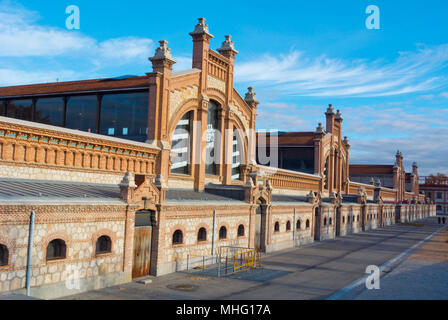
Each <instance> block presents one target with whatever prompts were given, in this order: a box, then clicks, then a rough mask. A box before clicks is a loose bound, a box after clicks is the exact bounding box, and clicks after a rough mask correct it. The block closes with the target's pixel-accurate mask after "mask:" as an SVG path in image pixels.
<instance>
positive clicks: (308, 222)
mask: <svg viewBox="0 0 448 320" xmlns="http://www.w3.org/2000/svg"><path fill="white" fill-rule="evenodd" d="M309 227H310V220H309V219H306V228H307V229H308V228H309Z"/></svg>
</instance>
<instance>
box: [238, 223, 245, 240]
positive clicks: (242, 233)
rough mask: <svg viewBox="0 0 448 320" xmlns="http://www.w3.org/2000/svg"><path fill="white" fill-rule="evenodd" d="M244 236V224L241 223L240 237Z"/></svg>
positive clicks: (239, 228)
mask: <svg viewBox="0 0 448 320" xmlns="http://www.w3.org/2000/svg"><path fill="white" fill-rule="evenodd" d="M243 236H244V226H243V225H242V224H240V225H239V226H238V237H243Z"/></svg>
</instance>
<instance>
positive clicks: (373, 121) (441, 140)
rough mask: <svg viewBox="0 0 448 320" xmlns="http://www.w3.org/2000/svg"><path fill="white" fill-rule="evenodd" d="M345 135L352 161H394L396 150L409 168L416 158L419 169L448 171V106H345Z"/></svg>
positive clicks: (432, 171) (387, 162)
mask: <svg viewBox="0 0 448 320" xmlns="http://www.w3.org/2000/svg"><path fill="white" fill-rule="evenodd" d="M342 111H343V115H344V126H343V130H344V135H348V137H349V138H350V137H351V136H353V137H354V138H352V139H350V140H351V141H350V144H351V149H350V162H351V163H371V164H372V163H373V164H393V163H394V160H395V158H394V156H395V153H396V151H397V150H400V151H401V152H402V153H403V156H404V160H405V164H406V166H407V168H406V169H407V170H408V171H409V170H410V167H411V164H412V162H413V161H416V162H417V163H418V165H419V172H420V173H421V174H423V175H428V174H430V173H435V172H446V173H448V167H447V164H446V159H448V144H447V141H448V109H432V110H428V109H425V112H424V113H417V112H415V111H413V110H410V109H405V108H381V109H379V108H377V107H372V106H362V107H358V108H344V110H342Z"/></svg>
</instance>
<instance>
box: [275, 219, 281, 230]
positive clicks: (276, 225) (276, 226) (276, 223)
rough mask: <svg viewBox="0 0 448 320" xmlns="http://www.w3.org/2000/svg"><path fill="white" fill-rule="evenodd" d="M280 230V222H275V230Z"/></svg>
mask: <svg viewBox="0 0 448 320" xmlns="http://www.w3.org/2000/svg"><path fill="white" fill-rule="evenodd" d="M279 231H280V224H279V223H278V221H277V222H275V224H274V232H279Z"/></svg>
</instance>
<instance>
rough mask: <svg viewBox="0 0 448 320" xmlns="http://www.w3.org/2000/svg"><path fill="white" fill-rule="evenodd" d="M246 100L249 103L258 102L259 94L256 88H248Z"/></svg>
mask: <svg viewBox="0 0 448 320" xmlns="http://www.w3.org/2000/svg"><path fill="white" fill-rule="evenodd" d="M244 101H246V102H247V103H248V104H251V103H255V104H258V103H259V102H258V101H257V94H256V93H255V92H254V88H252V87H249V88H247V93H246V96H245V97H244Z"/></svg>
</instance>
